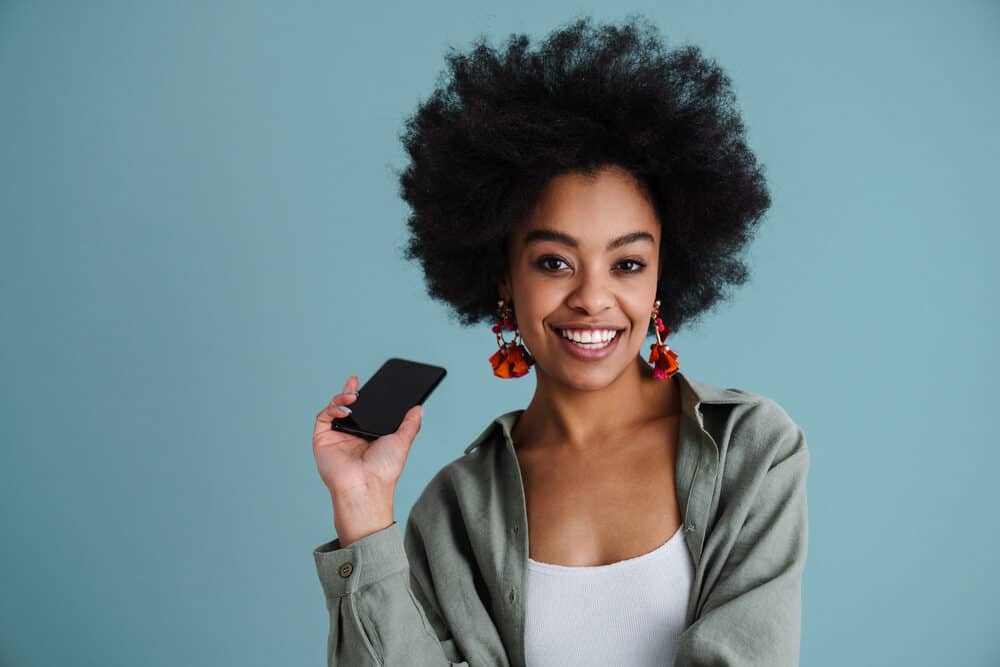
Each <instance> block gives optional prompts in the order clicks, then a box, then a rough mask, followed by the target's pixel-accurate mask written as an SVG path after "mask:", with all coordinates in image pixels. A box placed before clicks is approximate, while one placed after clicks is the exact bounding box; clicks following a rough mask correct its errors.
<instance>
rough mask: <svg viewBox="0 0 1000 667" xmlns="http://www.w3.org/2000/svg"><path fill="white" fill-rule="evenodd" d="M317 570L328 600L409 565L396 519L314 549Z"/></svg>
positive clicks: (348, 593) (349, 592)
mask: <svg viewBox="0 0 1000 667" xmlns="http://www.w3.org/2000/svg"><path fill="white" fill-rule="evenodd" d="M313 558H314V559H315V560H316V573H317V574H318V575H319V580H320V583H321V584H322V585H323V591H324V592H325V593H326V597H327V599H329V600H334V599H337V598H340V597H343V596H345V595H350V594H351V593H354V592H355V591H357V590H360V589H361V588H363V587H365V586H367V585H369V584H372V583H375V582H376V581H379V580H381V579H384V578H386V577H388V576H390V575H393V574H396V573H397V572H402V571H405V570H407V569H408V568H409V566H410V562H409V560H407V558H406V549H405V548H404V546H403V535H402V533H401V532H400V529H399V523H398V522H396V521H393V522H392V524H391V525H389V526H387V527H386V528H383V529H382V530H380V531H377V532H375V533H372V534H371V535H366V536H365V537H362V538H361V539H360V540H356V541H354V542H351V543H350V544H349V545H347V546H346V547H341V546H340V538H339V537H338V538H336V539H335V540H332V541H330V542H326V543H324V544H321V545H320V546H318V547H316V548H315V549H314V550H313Z"/></svg>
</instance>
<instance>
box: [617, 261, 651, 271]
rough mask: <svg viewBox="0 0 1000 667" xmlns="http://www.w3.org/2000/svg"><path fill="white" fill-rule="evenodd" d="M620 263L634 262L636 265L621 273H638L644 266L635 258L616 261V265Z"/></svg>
mask: <svg viewBox="0 0 1000 667" xmlns="http://www.w3.org/2000/svg"><path fill="white" fill-rule="evenodd" d="M622 264H635V265H636V268H634V269H626V270H625V271H624V272H623V273H639V272H640V271H642V270H643V269H644V268H646V265H645V264H643V263H642V262H640V261H639V260H637V259H623V260H622V261H620V262H618V266H621V265H622Z"/></svg>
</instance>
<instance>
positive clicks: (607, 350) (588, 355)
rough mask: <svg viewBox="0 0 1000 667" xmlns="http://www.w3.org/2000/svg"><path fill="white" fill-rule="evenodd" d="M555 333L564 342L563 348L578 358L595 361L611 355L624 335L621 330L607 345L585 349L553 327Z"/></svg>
mask: <svg viewBox="0 0 1000 667" xmlns="http://www.w3.org/2000/svg"><path fill="white" fill-rule="evenodd" d="M552 333H553V335H555V336H556V337H557V338H558V339H559V341H560V343H562V346H563V349H565V350H566V351H567V352H569V353H570V354H572V355H573V356H574V357H576V358H577V359H582V360H585V361H594V360H596V359H603V358H604V357H606V356H608V355H610V354H611V353H612V352H614V351H615V348H617V347H618V341H619V340H620V339H621V337H622V332H621V331H619V332H618V333H617V334H615V337H614V338H612V339H611V343H610V344H609V345H608V346H607V347H602V348H601V349H599V350H585V349H583V348H582V347H580V346H578V345H576V344H575V343H573V341H571V340H570V339H568V338H566V337H565V336H563V335H561V334H560V333H559V332H558V331H556V330H555V329H553V331H552Z"/></svg>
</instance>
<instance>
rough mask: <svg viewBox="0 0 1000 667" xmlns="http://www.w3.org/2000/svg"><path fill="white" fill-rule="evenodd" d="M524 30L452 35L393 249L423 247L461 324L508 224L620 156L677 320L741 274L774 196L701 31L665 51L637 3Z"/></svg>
mask: <svg viewBox="0 0 1000 667" xmlns="http://www.w3.org/2000/svg"><path fill="white" fill-rule="evenodd" d="M528 45H529V38H528V36H527V35H525V34H520V35H518V34H511V35H510V37H509V38H508V41H507V44H506V49H505V50H504V51H499V50H497V49H493V48H491V47H490V46H489V45H488V43H487V40H486V37H485V36H480V37H479V38H478V39H477V40H476V41H475V42H474V44H473V48H472V49H471V51H470V52H469V53H458V52H455V49H454V48H453V47H449V53H448V54H447V55H446V59H447V62H448V64H449V69H448V70H446V71H444V72H442V73H441V75H439V77H438V81H437V87H436V89H435V90H434V92H433V93H432V94H431V96H430V97H429V98H428V99H427V100H426V102H423V103H422V104H420V105H418V107H417V110H416V112H415V113H414V114H413V115H412V116H411V117H410V118H409V119H407V121H406V126H405V130H404V131H403V132H402V133H401V134H400V140H401V141H402V143H403V145H404V147H405V148H406V151H407V153H408V154H409V157H410V159H411V162H410V164H409V165H408V166H407V167H406V169H405V170H404V171H402V172H401V173H399V172H397V175H398V177H399V183H400V190H399V192H400V196H401V197H402V198H403V200H405V201H406V202H407V203H408V204H409V205H410V207H411V209H412V214H411V216H410V218H409V220H408V222H407V225H408V227H409V230H410V236H409V239H408V241H407V243H406V246H405V248H403V256H404V258H405V259H407V260H413V259H417V260H419V261H420V263H421V265H422V268H423V271H424V275H425V277H426V285H427V290H428V294H429V295H430V296H431V297H432V298H435V299H438V300H441V301H443V302H445V303H446V304H448V305H449V306H450V308H451V315H452V317H453V318H454V317H455V316H456V315H457V319H458V320H459V321H460V322H461V324H463V325H465V326H470V325H474V324H477V323H479V322H482V321H483V320H484V319H488V320H492V319H493V318H495V311H496V304H497V299H498V293H497V282H498V280H499V279H500V278H501V277H502V276H503V274H504V272H505V270H506V267H507V260H508V258H507V237H508V234H509V232H510V230H511V228H512V227H513V226H514V225H515V224H517V222H518V221H520V220H523V219H524V218H525V216H527V215H528V214H529V213H530V211H531V209H532V208H533V207H534V205H535V203H536V201H537V199H538V197H539V196H540V195H541V193H542V191H543V189H544V187H545V185H546V183H547V182H548V181H549V180H550V179H551V178H552V177H554V176H557V175H559V174H562V173H566V172H570V171H574V172H582V173H586V174H590V175H593V174H594V173H595V171H596V170H598V169H600V168H602V167H603V166H607V165H617V166H621V167H624V168H625V169H627V170H628V171H629V172H630V173H632V175H633V176H635V177H636V178H637V179H638V181H639V183H640V184H641V185H642V186H643V190H644V191H645V192H647V193H648V194H649V196H651V200H652V205H653V208H654V211H655V212H656V215H657V218H658V219H659V222H660V225H661V235H660V236H661V245H660V267H661V275H660V277H659V282H658V285H657V298H659V299H660V300H661V302H662V303H661V306H660V311H659V315H660V317H661V318H662V320H663V322H664V324H666V325H668V326H669V327H670V328H671V329H672V330H673V331H678V330H680V329H681V327H682V326H683V325H684V324H685V323H689V322H693V321H695V320H697V319H698V318H699V317H700V316H701V315H702V314H703V313H705V312H706V311H708V310H709V309H710V308H712V307H713V306H714V305H715V304H716V302H718V301H720V299H724V298H726V297H727V296H728V295H727V294H724V288H725V286H726V285H727V284H732V285H742V284H744V283H745V282H747V280H748V279H749V270H748V268H747V266H746V265H745V264H744V263H743V262H742V261H741V260H740V258H739V255H740V254H741V252H742V251H743V249H744V247H745V246H746V244H747V243H748V241H749V240H750V239H751V238H752V237H753V231H754V229H755V226H756V225H757V223H758V222H759V220H760V219H761V217H762V216H763V214H764V213H765V211H766V210H767V209H768V207H769V206H770V204H771V200H770V195H769V193H768V189H767V185H766V182H765V178H764V175H763V168H762V167H761V166H759V165H758V163H757V161H756V159H755V157H754V155H753V153H752V152H751V151H750V149H749V148H748V147H747V145H746V142H745V131H744V124H743V121H742V120H741V118H740V116H739V113H738V111H737V109H736V101H735V96H734V94H733V91H732V89H731V84H730V80H729V77H728V76H727V75H726V74H725V73H724V72H723V71H722V69H721V68H720V67H719V66H718V65H717V64H716V63H715V61H714V60H711V59H708V58H706V57H704V56H703V55H702V54H701V51H700V50H699V49H698V47H696V46H684V47H681V48H677V49H674V50H670V51H667V50H666V49H665V47H664V46H663V44H662V41H661V39H660V37H659V32H658V30H657V29H656V27H655V26H654V25H652V24H650V23H649V22H648V21H647V20H646V19H643V18H641V17H639V16H637V15H631V16H629V17H628V18H627V19H626V20H625V21H624V22H623V24H622V25H613V24H604V25H599V26H596V27H595V26H594V25H592V21H591V19H590V18H589V17H587V18H577V19H575V20H573V21H571V22H570V23H568V24H566V25H565V26H563V27H562V28H561V29H558V30H556V31H554V32H552V33H551V34H550V35H549V36H548V37H547V38H546V39H545V40H544V42H543V43H542V44H541V45H540V46H539V48H538V49H537V50H536V51H534V52H530V51H529V50H528ZM449 73H450V77H446V76H445V75H446V74H449ZM652 326H653V323H652V321H651V322H650V328H649V330H648V332H647V333H648V334H650V335H651V334H652V333H653V329H652Z"/></svg>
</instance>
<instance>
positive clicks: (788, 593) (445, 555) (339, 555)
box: [313, 372, 809, 667]
mask: <svg viewBox="0 0 1000 667" xmlns="http://www.w3.org/2000/svg"><path fill="white" fill-rule="evenodd" d="M677 377H678V378H679V387H680V389H681V416H680V425H679V428H680V431H679V439H678V443H677V455H676V461H675V486H676V494H677V501H678V505H679V507H680V511H681V517H682V519H683V530H684V544H685V545H686V547H687V548H688V549H689V550H690V553H691V557H692V560H693V562H694V567H695V572H694V582H693V585H692V589H691V594H690V597H689V601H688V605H687V613H686V619H685V628H684V630H683V632H681V634H680V635H679V636H678V637H677V642H676V653H675V657H674V662H673V664H674V665H675V666H676V667H696V666H704V667H708V666H712V667H722V666H729V667H750V666H758V665H759V666H761V667H763V666H767V667H784V666H793V665H797V664H798V660H799V641H800V628H801V581H802V574H803V570H804V567H805V561H806V555H807V544H808V521H807V515H808V511H807V502H806V477H807V473H808V468H809V450H808V447H807V444H806V439H805V436H804V434H803V431H802V429H801V428H800V427H799V426H798V425H797V424H796V423H795V422H794V421H793V420H792V419H791V417H790V416H789V415H788V413H787V412H786V411H785V410H784V409H783V408H782V407H781V406H780V405H779V404H778V403H777V402H775V401H774V400H772V399H770V398H767V397H765V396H762V395H759V394H756V393H753V392H750V391H746V390H741V389H735V388H728V389H723V388H719V387H715V386H713V385H710V384H708V383H703V382H699V381H696V380H693V379H690V378H687V377H686V376H685V375H683V374H682V373H681V372H678V373H677ZM523 412H524V411H523V410H514V411H511V412H507V413H505V414H502V415H500V416H499V417H497V418H496V419H494V420H493V421H492V422H491V423H490V424H489V425H488V426H487V427H486V428H485V429H484V430H483V431H482V433H480V434H479V436H478V437H476V439H475V440H474V441H473V442H472V443H471V444H470V445H469V446H468V447H467V448H466V449H465V452H464V454H463V455H462V456H460V457H459V458H457V459H455V460H454V461H452V462H450V463H448V464H447V465H445V466H444V467H443V468H442V469H441V470H440V471H438V473H437V474H435V475H434V477H433V478H432V479H431V480H430V482H429V483H428V484H427V486H426V488H425V489H424V490H423V492H422V493H421V494H420V496H419V497H418V498H417V500H416V502H415V503H414V505H413V508H412V509H411V511H410V515H409V517H408V519H407V521H406V526H405V530H401V529H400V525H399V523H398V522H393V523H392V524H391V525H390V526H388V527H386V528H384V529H382V530H380V531H377V532H375V533H372V534H370V535H367V536H365V537H363V538H361V539H359V540H357V541H355V542H352V543H351V544H349V545H348V546H346V547H341V546H340V541H339V538H338V539H334V540H332V541H330V542H326V543H325V544H322V545H320V546H319V547H317V548H315V549H314V550H313V557H314V560H315V565H316V571H317V574H318V576H319V580H320V583H321V586H322V589H323V592H324V596H325V601H326V608H327V612H328V614H329V620H330V625H329V634H328V638H327V662H328V665H330V667H332V666H334V665H340V666H343V667H368V666H373V665H377V666H391V667H396V666H400V667H402V666H406V667H431V666H445V665H455V666H458V667H508V666H509V667H531V666H530V665H526V663H525V649H524V631H525V627H524V621H525V608H524V595H523V591H524V584H525V576H526V570H527V560H528V554H529V550H528V530H527V512H526V502H525V496H524V485H523V481H522V478H521V472H520V467H519V466H518V462H517V455H516V452H515V450H514V443H513V440H512V439H511V431H512V428H513V426H514V424H515V423H516V422H517V419H518V418H519V417H520V415H521V413H523ZM624 511H627V508H623V512H624Z"/></svg>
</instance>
